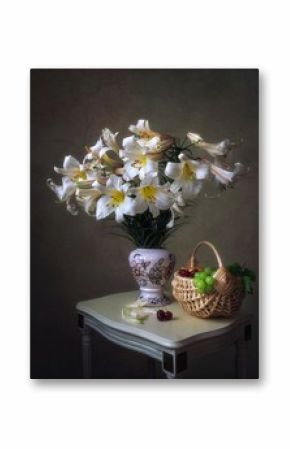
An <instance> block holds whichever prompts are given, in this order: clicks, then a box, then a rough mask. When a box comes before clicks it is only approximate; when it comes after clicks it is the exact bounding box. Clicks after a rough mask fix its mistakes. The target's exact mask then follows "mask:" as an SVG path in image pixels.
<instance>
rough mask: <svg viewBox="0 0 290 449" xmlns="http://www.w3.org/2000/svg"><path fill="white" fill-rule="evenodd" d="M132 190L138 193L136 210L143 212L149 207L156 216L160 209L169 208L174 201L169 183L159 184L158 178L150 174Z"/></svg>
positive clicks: (139, 212)
mask: <svg viewBox="0 0 290 449" xmlns="http://www.w3.org/2000/svg"><path fill="white" fill-rule="evenodd" d="M132 192H134V193H135V195H136V212H137V213H138V214H142V213H143V212H145V211H146V210H147V209H148V208H149V211H150V212H151V214H152V216H153V217H154V218H156V217H157V216H158V215H159V213H160V210H169V209H170V208H171V206H172V205H173V202H174V197H173V194H172V193H171V192H170V185H169V183H166V184H162V185H159V184H158V178H157V177H154V176H150V175H148V176H146V177H145V178H144V179H142V181H141V182H140V186H139V187H136V188H134V189H132Z"/></svg>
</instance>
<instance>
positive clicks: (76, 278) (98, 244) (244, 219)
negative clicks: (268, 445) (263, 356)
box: [31, 69, 258, 378]
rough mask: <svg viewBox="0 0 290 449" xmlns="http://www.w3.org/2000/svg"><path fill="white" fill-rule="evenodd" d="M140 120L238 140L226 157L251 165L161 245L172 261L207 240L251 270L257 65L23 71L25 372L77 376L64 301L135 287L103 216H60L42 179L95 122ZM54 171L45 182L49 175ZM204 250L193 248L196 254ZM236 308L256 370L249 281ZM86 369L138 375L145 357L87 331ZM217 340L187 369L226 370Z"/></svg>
mask: <svg viewBox="0 0 290 449" xmlns="http://www.w3.org/2000/svg"><path fill="white" fill-rule="evenodd" d="M138 118H148V119H149V120H150V123H151V125H152V128H153V129H156V130H158V131H161V132H168V133H170V134H172V135H174V136H176V137H178V136H180V137H183V136H184V135H185V134H186V132H187V131H189V130H191V131H195V132H197V133H199V134H201V135H202V136H203V137H204V138H206V139H207V140H209V141H218V140H220V139H223V138H226V137H228V138H230V139H231V140H233V141H241V140H242V141H243V144H242V145H241V146H239V147H237V148H236V149H235V150H234V152H233V154H232V155H231V160H232V161H235V160H237V161H241V162H243V163H245V164H246V165H248V166H250V167H251V171H250V174H249V176H248V178H247V179H246V180H243V181H242V182H240V183H239V184H238V185H237V186H236V188H235V189H234V190H229V191H228V192H226V193H225V194H224V195H223V197H221V198H219V199H217V200H215V201H213V200H205V199H203V200H201V201H199V203H198V204H197V205H196V207H195V208H194V209H193V210H192V211H191V212H190V213H191V215H192V219H191V220H190V221H189V224H187V225H186V226H184V227H183V228H181V230H179V231H178V232H177V233H176V234H175V236H174V238H172V240H169V241H168V244H167V246H168V248H169V249H171V250H172V251H174V252H175V254H176V256H177V265H181V264H182V263H183V262H184V261H185V260H186V259H188V257H189V256H190V251H191V248H192V247H193V246H194V245H195V243H196V242H198V241H199V240H201V239H207V240H211V241H212V242H214V243H215V244H216V245H217V247H218V248H219V249H220V252H221V254H222V256H223V259H224V262H225V263H231V262H234V261H240V262H246V263H247V265H248V266H249V267H251V268H252V269H254V270H255V271H256V272H257V273H258V71H257V70H244V69H243V70H32V72H31V377H33V378H79V377H80V376H81V369H80V345H79V333H78V329H77V322H76V313H75V304H76V302H78V301H80V300H84V299H89V298H94V297H98V296H102V295H105V294H109V293H113V292H118V291H126V290H130V289H134V288H135V284H134V281H133V280H132V277H131V274H130V272H129V269H128V265H127V257H128V253H129V251H130V250H131V249H132V247H131V246H130V244H129V243H128V242H127V241H126V240H123V239H118V238H117V237H112V236H110V235H109V234H108V229H107V226H106V224H105V223H104V222H96V221H95V220H94V219H93V218H90V217H87V216H86V215H83V214H80V215H78V216H77V217H72V216H71V215H69V214H68V213H67V212H66V210H65V207H63V205H60V204H56V202H55V197H54V195H53V193H52V192H50V191H49V190H48V188H47V187H46V179H47V178H48V177H51V176H54V175H53V166H54V165H57V166H62V162H63V158H64V156H65V155H67V154H72V155H74V156H75V157H77V158H79V159H82V156H83V150H82V148H83V146H84V145H85V144H89V145H91V144H93V143H95V141H96V139H97V137H98V136H99V133H100V131H101V129H102V128H104V127H109V128H110V129H111V130H112V131H120V134H121V136H126V135H129V133H128V131H127V127H128V125H129V124H131V123H135V122H136V120H137V119H138ZM54 179H57V177H56V176H55V177H54ZM207 256H208V255H207V254H204V257H205V259H204V260H206V258H207ZM244 308H245V309H247V310H248V311H251V312H252V313H253V314H254V316H255V318H256V320H255V328H254V335H253V342H252V344H251V346H250V354H249V355H250V367H249V375H250V377H253V378H254V377H257V376H258V283H257V285H256V289H255V294H254V295H253V296H250V297H248V298H247V299H246V301H245V303H244ZM95 340H96V341H95V351H96V355H97V354H99V356H98V357H97V358H96V360H97V363H95V365H94V371H95V377H98V378H144V377H146V358H145V357H143V356H141V355H138V354H135V353H133V352H130V351H127V350H125V349H120V348H116V347H115V346H114V345H113V344H111V343H109V342H106V341H105V340H104V339H103V338H101V337H97V338H96V339H95ZM233 375H234V372H233V351H232V349H229V350H227V351H224V352H221V353H219V354H216V355H214V356H211V357H209V358H207V357H204V358H201V359H200V360H198V362H195V366H194V371H193V372H192V377H196V378H230V377H233Z"/></svg>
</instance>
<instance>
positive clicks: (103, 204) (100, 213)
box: [96, 195, 114, 220]
mask: <svg viewBox="0 0 290 449" xmlns="http://www.w3.org/2000/svg"><path fill="white" fill-rule="evenodd" d="M110 200H111V198H110V197H109V196H107V195H104V196H102V197H101V198H100V199H99V200H98V201H97V208H96V217H97V220H102V219H103V218H106V217H107V216H108V215H110V214H111V213H112V212H114V207H113V206H112V205H111V202H110Z"/></svg>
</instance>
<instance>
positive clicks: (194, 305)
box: [172, 241, 245, 318]
mask: <svg viewBox="0 0 290 449" xmlns="http://www.w3.org/2000/svg"><path fill="white" fill-rule="evenodd" d="M202 245H206V246H208V247H210V248H211V249H212V251H213V252H214V254H215V256H216V259H217V262H218V269H217V271H216V272H215V274H214V279H215V284H214V290H213V292H211V293H199V292H198V291H197V289H196V287H195V286H194V284H193V281H192V278H187V277H183V276H180V275H179V274H178V271H176V272H175V273H174V278H173V281H172V287H173V296H174V297H175V299H176V300H177V301H178V302H179V303H180V305H181V306H182V308H183V309H184V310H185V311H186V312H188V313H190V314H191V315H194V316H197V317H199V318H213V317H227V318H229V317H231V316H232V315H234V314H235V313H236V312H237V311H238V310H239V308H240V307H241V304H242V301H243V299H244V297H245V291H244V288H243V282H242V279H241V278H240V277H237V276H234V275H232V274H231V273H230V272H229V271H228V270H227V269H226V268H225V267H224V266H223V264H222V260H221V257H220V255H219V253H218V251H217V249H216V248H215V247H214V245H213V244H212V243H210V242H207V241H202V242H199V243H198V244H197V245H196V247H195V248H194V250H193V253H192V256H191V258H190V260H189V262H188V263H187V265H186V266H185V267H184V268H187V269H194V268H195V267H197V266H198V264H197V261H196V253H197V251H198V249H199V247H200V246H202Z"/></svg>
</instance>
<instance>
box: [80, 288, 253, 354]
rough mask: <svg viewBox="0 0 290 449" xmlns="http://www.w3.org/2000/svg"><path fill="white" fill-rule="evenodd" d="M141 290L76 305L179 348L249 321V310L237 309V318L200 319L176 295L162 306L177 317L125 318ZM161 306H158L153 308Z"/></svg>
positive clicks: (125, 329) (91, 314)
mask: <svg viewBox="0 0 290 449" xmlns="http://www.w3.org/2000/svg"><path fill="white" fill-rule="evenodd" d="M137 295H138V292H137V291H131V292H123V293H117V294H113V295H107V296H104V297H102V298H96V299H91V300H88V301H81V302H79V303H78V304H77V306H76V308H77V310H78V311H79V312H81V313H84V314H86V315H88V316H89V317H91V318H94V319H95V320H97V321H99V322H101V323H102V324H103V325H105V326H108V327H110V328H112V329H115V330H118V331H121V332H125V333H128V334H131V335H134V336H137V337H142V338H145V339H147V340H150V341H152V342H154V343H157V344H159V345H161V346H165V347H168V348H179V347H183V346H185V345H186V344H192V343H193V342H195V341H198V340H202V339H205V338H208V337H214V336H218V335H222V334H225V333H227V332H228V331H230V330H231V329H233V328H234V327H236V326H238V325H240V324H241V323H242V322H244V321H246V320H247V318H248V317H249V315H248V314H245V313H243V312H240V313H238V314H237V315H236V316H235V317H234V318H231V319H224V318H218V319H217V318H215V319H201V318H196V317H193V316H191V315H189V314H188V313H186V312H185V311H183V309H182V308H181V307H180V305H179V304H178V303H177V302H176V301H175V300H174V299H173V300H172V303H171V304H170V305H169V306H166V307H162V309H163V310H171V311H172V313H173V316H174V319H173V320H171V321H165V322H164V321H163V322H161V321H158V320H157V318H156V316H155V315H149V317H148V318H147V319H146V320H145V321H144V323H143V324H134V323H130V322H128V321H125V320H124V319H123V318H122V315H121V311H122V307H124V306H126V305H129V304H132V303H133V302H134V301H135V300H136V299H137ZM154 309H156V310H158V308H154Z"/></svg>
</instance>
